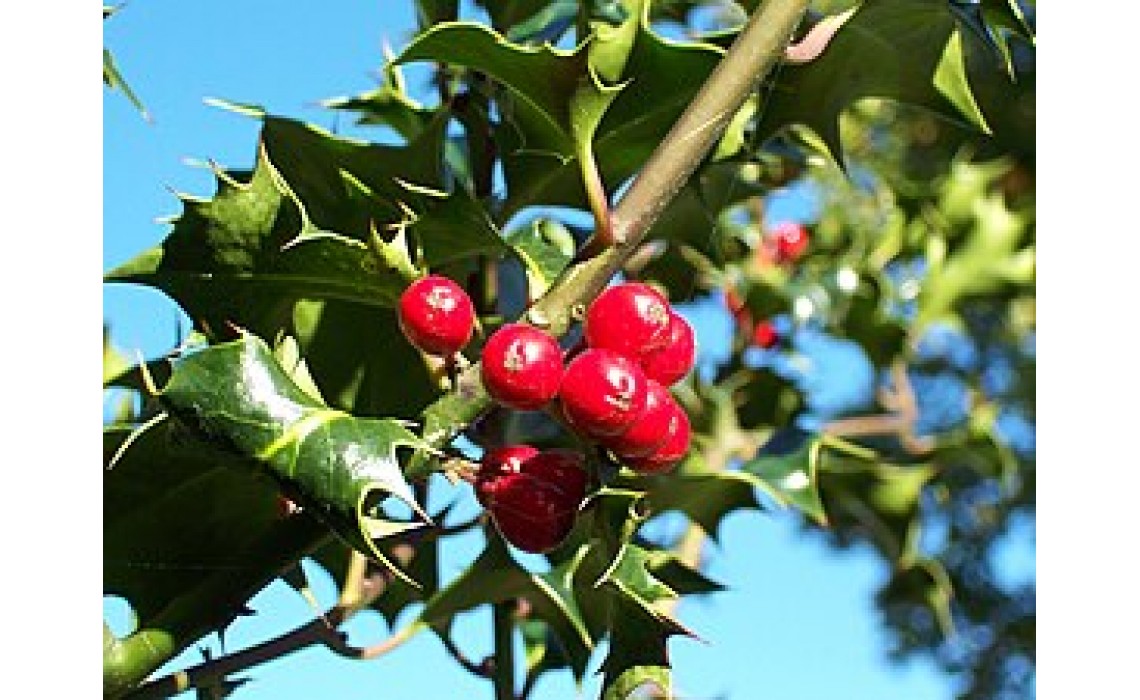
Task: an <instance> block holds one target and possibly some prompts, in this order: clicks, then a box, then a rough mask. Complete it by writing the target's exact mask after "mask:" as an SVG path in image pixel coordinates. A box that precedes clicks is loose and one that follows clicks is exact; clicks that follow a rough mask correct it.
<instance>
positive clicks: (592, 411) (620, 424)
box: [558, 348, 648, 438]
mask: <svg viewBox="0 0 1140 700" xmlns="http://www.w3.org/2000/svg"><path fill="white" fill-rule="evenodd" d="M647 389H648V385H647V381H646V379H645V373H644V372H642V371H641V367H639V366H638V365H637V363H636V362H634V361H633V360H631V359H629V358H628V357H624V356H622V355H619V354H617V353H616V352H614V351H612V350H603V349H601V348H589V349H587V350H585V351H583V352H582V354H580V355H578V356H577V357H575V358H574V359H573V360H571V361H570V364H569V365H567V366H566V372H565V373H564V374H563V375H562V386H561V387H560V388H559V390H558V393H559V395H560V396H561V399H562V412H563V414H564V415H565V416H566V419H567V420H568V421H570V424H571V425H573V426H574V427H575V428H576V429H577V430H579V431H580V432H581V433H582V434H584V435H585V436H587V437H591V438H600V437H605V436H608V435H617V434H619V433H621V432H624V431H625V430H626V429H627V428H629V427H630V425H632V424H633V422H634V421H635V420H637V419H638V418H639V417H640V416H641V413H642V411H644V410H645V394H646V392H647Z"/></svg>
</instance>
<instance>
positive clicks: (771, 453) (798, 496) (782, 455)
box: [740, 429, 827, 525]
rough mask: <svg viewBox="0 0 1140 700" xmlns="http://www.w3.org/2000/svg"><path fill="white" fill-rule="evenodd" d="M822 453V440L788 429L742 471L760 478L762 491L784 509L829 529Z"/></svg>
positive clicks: (761, 450)
mask: <svg viewBox="0 0 1140 700" xmlns="http://www.w3.org/2000/svg"><path fill="white" fill-rule="evenodd" d="M822 449H823V442H822V441H821V440H820V439H819V438H818V437H816V436H813V435H811V434H810V433H804V432H802V431H798V430H793V429H788V430H785V431H782V432H778V433H776V435H775V436H773V437H772V438H770V439H769V441H768V442H767V443H765V445H764V446H763V447H761V448H760V450H759V451H757V453H756V456H755V457H754V458H753V459H751V460H749V461H748V462H746V463H744V464H742V465H741V466H740V469H741V471H743V472H747V473H749V474H753V475H755V476H757V477H759V481H760V484H761V487H762V488H764V490H765V491H767V492H768V493H769V494H770V495H771V496H772V497H773V498H775V499H776V501H777V502H779V503H780V504H781V505H783V506H794V507H795V508H797V509H798V510H800V511H802V512H803V513H804V514H805V515H807V516H808V517H810V518H811V519H813V520H815V521H816V523H818V524H820V525H826V524H827V514H826V513H825V512H824V509H823V503H822V502H821V501H820V498H819V477H818V473H817V472H818V469H819V456H820V451H821V450H822Z"/></svg>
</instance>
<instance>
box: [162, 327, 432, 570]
mask: <svg viewBox="0 0 1140 700" xmlns="http://www.w3.org/2000/svg"><path fill="white" fill-rule="evenodd" d="M159 397H160V400H161V401H162V403H163V404H164V405H165V406H166V407H167V408H168V410H170V412H171V413H172V414H173V415H174V416H175V417H176V418H177V419H178V420H179V421H180V422H182V423H183V424H185V425H187V426H188V427H189V428H191V429H192V430H193V431H194V432H195V433H196V434H198V435H200V436H202V437H203V438H204V439H206V440H207V441H210V442H212V443H214V444H216V445H218V446H219V447H220V448H222V449H224V450H227V451H229V452H231V453H233V454H234V455H236V456H238V457H239V458H241V459H243V460H245V461H247V462H250V463H253V464H256V465H258V466H259V467H261V468H262V469H263V470H264V471H265V472H266V473H267V474H270V475H271V476H272V477H273V478H274V479H275V480H277V481H278V482H279V483H281V484H282V487H283V488H284V489H285V490H286V492H287V493H288V494H289V495H290V497H292V498H294V500H296V501H297V502H298V503H299V504H300V505H302V506H303V507H304V508H305V510H306V512H311V513H312V514H313V515H315V516H316V517H318V518H319V519H321V520H322V521H324V522H325V523H326V524H327V525H328V526H329V527H330V528H332V529H333V530H334V531H335V532H336V533H337V534H338V535H340V536H341V537H342V538H343V539H344V540H345V541H346V542H348V543H349V544H350V545H352V546H353V547H355V548H356V549H358V550H359V551H361V552H362V553H364V554H366V555H370V556H371V557H373V558H374V559H376V560H378V561H380V562H382V563H385V564H387V565H390V563H389V561H388V559H387V557H386V556H385V555H384V554H383V553H382V552H381V551H380V550H379V549H378V547H377V544H376V542H375V541H374V539H376V538H374V532H380V531H382V530H383V526H384V522H385V521H384V520H383V519H382V518H380V517H378V516H377V515H376V514H375V513H373V508H374V507H375V506H376V505H377V504H378V502H379V501H380V500H381V499H382V497H383V495H384V494H385V493H387V494H392V495H394V496H396V497H397V498H399V499H400V500H402V501H404V502H405V503H407V504H408V505H409V506H410V507H411V508H412V509H413V510H415V511H416V512H417V513H419V514H420V515H421V516H423V517H424V518H426V515H425V514H424V513H423V511H422V509H421V508H420V506H419V504H418V503H417V502H416V500H415V498H414V495H413V494H412V491H411V487H410V486H409V485H408V483H407V482H406V481H405V480H404V476H403V474H402V472H401V470H400V464H399V461H398V460H397V454H396V451H397V448H400V447H410V448H414V449H422V448H424V447H426V445H425V444H424V443H423V442H422V441H420V440H419V438H417V437H416V436H415V435H414V434H412V433H411V432H410V431H409V430H408V429H407V428H405V427H404V426H403V425H401V424H400V423H399V422H397V421H394V420H390V419H384V420H377V419H369V418H355V417H353V416H351V415H350V414H347V413H343V412H341V411H336V410H333V409H329V408H326V407H325V406H324V405H323V404H321V403H319V402H318V401H316V400H314V399H313V398H312V397H310V396H309V395H308V394H306V393H305V392H303V391H302V390H301V389H300V388H298V387H297V385H296V384H295V383H293V381H292V380H291V379H290V378H289V377H288V375H287V374H286V373H285V372H284V370H282V369H281V367H280V365H279V364H278V363H277V361H276V360H275V359H274V357H273V355H272V353H271V352H270V350H269V348H268V347H267V346H266V345H265V343H264V342H263V341H261V340H260V339H259V338H257V337H256V336H253V335H250V334H248V333H243V334H242V335H241V337H240V339H239V340H236V341H232V342H229V343H225V344H221V345H215V346H212V347H209V348H205V349H202V350H198V351H196V352H193V353H192V354H189V355H186V356H184V357H182V358H180V359H179V360H178V361H177V363H176V364H175V367H174V371H173V372H172V374H171V376H170V380H169V381H168V382H167V383H166V385H165V386H164V387H163V388H162V390H161V392H160V394H159ZM393 568H394V569H395V567H393ZM396 572H397V573H398V574H399V575H401V576H402V575H403V574H402V572H399V570H398V569H396Z"/></svg>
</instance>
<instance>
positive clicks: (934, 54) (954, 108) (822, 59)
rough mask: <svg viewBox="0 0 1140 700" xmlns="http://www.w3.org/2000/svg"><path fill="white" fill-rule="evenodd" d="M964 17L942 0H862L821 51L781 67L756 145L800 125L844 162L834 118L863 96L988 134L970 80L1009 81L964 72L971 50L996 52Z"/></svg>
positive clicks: (759, 125)
mask: <svg viewBox="0 0 1140 700" xmlns="http://www.w3.org/2000/svg"><path fill="white" fill-rule="evenodd" d="M966 21H967V15H966V14H965V13H964V11H962V10H960V9H959V8H958V7H956V6H955V4H954V3H951V2H946V0H865V1H864V2H863V3H862V4H861V5H859V6H858V8H857V9H856V10H855V11H854V14H853V15H852V16H851V17H850V18H849V19H848V20H847V21H846V22H845V23H844V24H843V26H842V27H841V28H840V29H839V30H838V31H837V32H836V33H835V35H834V36H833V37H832V38H831V41H830V43H829V44H828V46H827V48H826V49H825V50H824V51H823V53H822V54H821V55H820V56H818V57H817V58H815V59H814V60H812V61H809V62H808V63H804V64H801V65H784V66H781V67H780V68H779V70H778V71H777V73H776V74H775V80H774V83H773V84H772V85H771V92H770V93H769V95H768V98H767V100H766V103H765V104H764V105H763V106H762V107H761V116H760V119H759V121H758V123H757V133H758V135H759V139H760V142H762V141H763V140H764V139H766V138H767V137H769V136H772V135H774V134H775V133H777V132H778V131H779V130H780V129H782V128H783V127H785V126H788V125H791V124H803V125H806V126H808V127H809V128H811V129H812V130H813V131H814V132H816V133H817V134H818V135H819V136H820V137H821V138H822V139H823V141H824V143H826V145H827V148H828V150H829V152H830V155H831V157H832V158H833V159H834V160H835V161H836V162H838V163H842V162H843V156H842V145H841V143H840V135H839V115H840V113H841V112H842V111H843V110H844V109H846V108H847V107H848V106H850V105H851V104H852V103H853V102H855V101H856V100H859V99H861V98H864V97H879V98H887V99H891V100H896V101H899V102H905V103H908V104H912V105H916V106H919V107H924V108H927V109H930V110H933V111H934V112H936V113H938V114H940V115H942V116H944V117H946V118H949V119H952V120H955V121H958V122H963V123H968V124H971V125H972V126H974V127H975V128H977V129H978V130H980V131H982V132H986V133H989V131H990V128H989V125H988V123H987V118H986V116H985V115H984V114H983V113H982V110H981V108H980V107H979V105H978V102H977V100H975V98H974V89H973V83H974V82H976V81H978V80H997V81H1004V82H1008V81H1007V78H1006V76H1005V75H1004V73H1003V72H1002V71H1001V70H1000V69H998V70H994V71H993V73H992V74H991V75H975V76H973V77H972V78H971V77H970V76H967V71H966V63H967V61H969V60H971V59H972V55H973V54H975V53H984V52H993V51H994V50H993V49H992V47H990V46H989V45H987V44H986V43H985V41H983V39H982V38H981V37H979V36H977V35H976V32H975V30H974V29H973V28H970V27H965V26H964V25H965V23H966ZM995 65H996V64H995Z"/></svg>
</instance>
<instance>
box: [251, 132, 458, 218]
mask: <svg viewBox="0 0 1140 700" xmlns="http://www.w3.org/2000/svg"><path fill="white" fill-rule="evenodd" d="M262 122H263V125H262V140H263V142H264V143H265V148H266V151H267V153H268V154H269V158H270V160H272V161H273V164H274V165H275V166H276V167H277V169H278V170H279V171H280V172H281V176H282V177H283V178H284V180H285V181H286V182H288V183H289V186H290V187H291V188H292V190H293V191H294V192H295V193H296V195H297V198H298V199H299V200H300V201H301V202H302V203H303V204H304V206H305V210H306V211H307V212H308V215H309V217H310V219H311V220H312V222H313V225H314V226H316V227H317V228H319V229H321V230H324V231H335V232H337V233H340V234H342V235H345V236H349V237H353V238H357V239H359V240H368V237H369V234H370V232H371V231H372V229H374V228H377V229H383V228H385V227H386V226H390V225H395V224H398V223H400V222H401V221H403V220H404V219H405V217H406V205H408V204H411V205H412V206H414V205H415V204H416V203H417V202H418V198H417V197H416V196H415V195H414V194H412V193H411V192H409V190H408V188H407V187H406V185H407V184H409V183H410V184H412V185H415V186H418V187H424V188H431V189H436V190H438V189H442V188H443V186H444V184H445V177H444V172H443V149H444V146H443V144H444V141H445V137H446V130H447V115H446V114H445V113H443V112H439V113H437V114H436V115H435V116H434V117H433V118H432V119H431V120H430V121H429V122H427V123H426V124H425V125H424V128H423V130H422V131H421V132H420V133H419V134H418V135H417V136H416V137H415V138H414V139H412V140H411V141H409V142H408V143H407V144H405V145H402V146H388V145H384V144H377V143H369V142H367V141H362V140H360V139H355V138H348V137H345V136H338V135H336V134H332V133H329V132H328V131H326V130H325V129H322V128H320V127H318V126H315V125H313V124H305V123H303V122H299V121H296V120H293V119H286V118H283V117H276V116H272V115H263V116H262ZM361 193H367V194H366V195H362V194H361ZM402 203H403V204H402Z"/></svg>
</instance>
